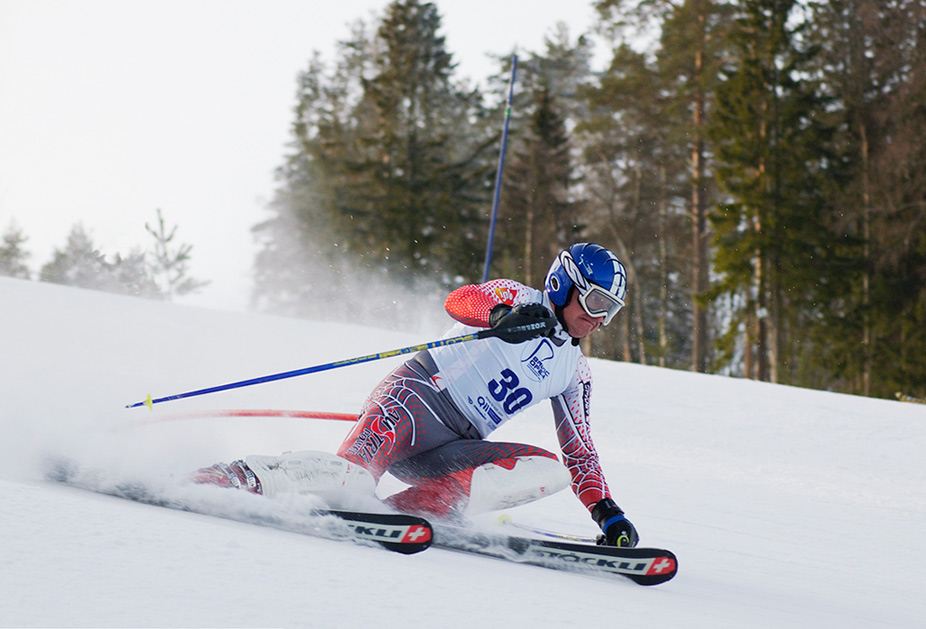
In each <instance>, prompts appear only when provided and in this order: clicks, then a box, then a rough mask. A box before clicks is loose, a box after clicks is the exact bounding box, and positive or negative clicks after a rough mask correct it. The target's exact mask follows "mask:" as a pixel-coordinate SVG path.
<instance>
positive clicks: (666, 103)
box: [595, 0, 732, 371]
mask: <svg viewBox="0 0 926 629" xmlns="http://www.w3.org/2000/svg"><path fill="white" fill-rule="evenodd" d="M595 7H596V9H597V10H598V13H599V16H600V22H599V29H600V30H602V31H604V32H605V33H608V34H610V35H611V36H612V37H614V38H615V39H617V41H618V42H625V46H626V45H627V44H626V43H627V42H634V43H636V42H638V41H639V33H641V32H647V31H656V32H658V33H659V39H658V41H657V42H655V44H654V45H653V47H652V50H649V51H647V52H648V54H649V55H650V56H651V58H652V60H649V59H647V60H644V59H643V58H642V57H641V59H640V60H638V61H636V62H635V63H644V64H647V65H649V66H650V67H648V69H647V70H646V71H647V73H648V75H649V78H648V79H647V80H646V82H645V83H643V85H644V86H645V87H646V91H645V92H643V93H644V94H647V95H649V96H650V97H651V98H655V97H657V96H658V98H659V99H660V100H661V102H660V103H659V104H658V107H659V108H660V110H661V114H660V115H659V116H658V117H657V118H653V117H651V116H649V117H644V118H642V121H643V122H644V123H646V124H650V125H651V126H653V127H654V130H655V127H656V125H658V129H659V137H660V138H661V142H662V144H663V148H662V149H661V152H662V155H661V157H660V158H659V159H660V160H661V164H660V165H659V166H657V168H656V169H655V170H652V171H651V173H650V176H651V177H652V176H655V177H657V178H661V179H663V180H664V182H665V183H664V185H663V186H662V191H661V193H660V196H659V200H658V201H656V203H657V204H658V206H659V208H660V209H659V214H660V215H661V216H662V217H663V218H661V219H660V224H661V225H662V227H661V228H660V231H659V233H660V234H663V235H661V236H660V241H659V247H660V248H661V253H660V254H659V262H658V264H659V267H660V269H662V271H663V276H662V277H660V278H658V279H656V278H654V281H653V284H654V285H657V286H658V287H659V289H658V292H659V293H660V295H659V300H658V302H654V304H653V306H654V307H657V308H658V309H659V312H660V316H659V324H658V326H659V331H658V340H657V341H656V351H657V354H658V357H659V361H660V364H665V363H666V360H667V356H668V355H669V354H673V355H675V356H676V357H674V358H673V359H672V360H671V363H672V364H679V361H678V358H677V355H678V354H679V352H680V351H687V352H689V353H690V354H689V359H688V360H689V363H690V365H691V368H692V369H693V370H695V371H707V369H708V366H709V364H710V360H709V358H710V355H711V346H710V339H711V335H710V327H709V325H710V319H709V316H710V315H709V310H708V306H709V302H708V300H707V292H708V288H709V283H708V275H709V269H710V266H711V255H710V249H709V242H710V237H709V229H708V227H709V224H708V222H707V213H708V208H710V207H711V205H712V204H713V202H714V198H715V197H714V195H715V190H714V186H713V183H712V168H711V164H710V162H709V160H710V156H711V154H712V152H711V150H710V146H709V142H708V138H707V131H706V129H707V124H708V122H709V119H710V115H711V103H712V101H713V94H714V90H715V89H716V86H717V84H718V82H719V78H720V74H719V66H720V62H721V60H722V59H723V58H725V57H726V56H727V53H726V45H727V33H728V32H729V29H730V22H731V17H732V10H731V3H729V2H723V1H717V0H683V1H681V2H676V1H675V0H598V1H597V2H595ZM619 48H620V47H619V46H616V47H615V51H618V50H619ZM628 48H629V47H628ZM621 56H622V58H623V61H621V62H618V55H617V54H615V64H613V65H612V68H611V69H610V70H609V73H611V74H616V73H617V72H619V71H620V70H618V69H617V68H615V67H614V65H617V66H618V67H619V66H620V65H622V63H624V62H629V61H630V59H631V57H630V51H629V49H628V50H627V51H625V52H623V53H621ZM637 80H638V79H637ZM638 81H639V80H638ZM657 85H658V89H656V90H654V89H653V87H654V86H657ZM638 86H639V84H638V85H634V84H632V83H628V84H627V85H625V86H624V87H623V88H622V89H630V90H633V89H635V88H636V87H638ZM629 95H630V96H631V97H632V96H635V95H634V94H633V93H632V91H631V92H630V93H629ZM631 106H633V104H632V103H631ZM652 106H653V105H644V106H641V107H640V109H644V110H645V109H646V107H652ZM670 154H671V156H672V157H671V162H667V156H668V155H670ZM679 160H683V161H684V160H687V169H688V173H687V177H684V176H683V175H682V174H681V173H680V172H679V171H678V168H679V165H680V162H679ZM683 177H684V178H683ZM680 186H681V187H680ZM679 201H680V202H681V205H678V202H679ZM679 211H684V213H685V216H686V217H687V220H688V222H689V233H690V237H689V243H688V245H687V246H686V245H685V244H684V242H682V241H680V240H679V239H678V236H677V235H676V234H675V229H676V225H675V223H676V220H675V219H676V214H677V213H678V212H679ZM666 236H668V237H666ZM670 252H672V253H674V254H675V255H674V256H670ZM672 257H675V258H676V262H675V264H674V265H673V260H672V259H671V258H672ZM681 260H684V266H683V268H681V269H678V268H675V267H676V266H677V265H678V264H679V261H681ZM679 273H681V275H682V276H683V279H681V281H675V282H672V285H671V286H670V279H671V278H674V277H676V276H677V275H678V274H679ZM679 291H684V292H685V293H687V302H686V304H687V308H688V310H689V312H688V313H685V312H679V311H677V310H676V308H675V307H674V306H673V304H672V302H673V301H674V300H676V299H677V298H678V293H679ZM670 323H671V325H670ZM670 328H674V329H672V330H671V331H669V329H670ZM670 337H671V338H672V339H673V340H672V341H671V342H670ZM688 339H690V342H689V341H688ZM670 345H672V346H673V349H670Z"/></svg>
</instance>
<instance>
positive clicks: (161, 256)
mask: <svg viewBox="0 0 926 629" xmlns="http://www.w3.org/2000/svg"><path fill="white" fill-rule="evenodd" d="M157 216H158V222H157V228H156V229H155V228H152V227H151V226H150V225H148V223H145V230H146V231H147V232H148V233H149V234H151V237H152V238H154V262H153V263H150V264H149V267H150V268H151V272H152V273H153V274H154V276H155V277H159V278H161V281H162V286H163V289H162V292H163V294H164V296H165V297H166V298H167V299H168V300H171V299H172V298H173V297H174V295H178V296H182V295H188V294H190V293H195V292H196V291H198V290H201V289H202V288H203V287H205V286H207V285H208V284H209V282H204V281H201V280H197V279H194V278H192V277H189V276H188V275H187V274H188V272H189V267H188V265H189V262H190V252H191V251H192V250H193V245H190V244H186V243H178V244H177V245H176V247H172V243H173V240H174V238H175V237H176V235H177V226H176V225H174V226H173V227H172V228H171V229H170V230H169V231H168V229H167V227H166V226H165V224H164V217H163V216H162V215H161V209H160V208H158V210H157Z"/></svg>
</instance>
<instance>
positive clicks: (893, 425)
mask: <svg viewBox="0 0 926 629" xmlns="http://www.w3.org/2000/svg"><path fill="white" fill-rule="evenodd" d="M349 319H350V316H349V313H345V316H344V323H343V324H332V323H316V322H310V321H299V320H291V319H284V318H276V317H268V316H256V315H244V314H234V313H226V312H218V311H211V310H206V309H196V308H190V307H182V306H176V305H171V304H166V303H160V302H150V301H142V300H138V299H132V298H126V297H120V296H114V295H108V294H102V293H95V292H90V291H85V290H79V289H73V288H67V287H60V286H53V285H48V284H42V283H38V282H25V281H21V280H12V279H7V278H0V330H2V332H0V334H2V343H0V348H2V352H3V360H2V362H0V422H2V424H0V429H2V430H0V565H2V570H0V625H2V626H24V627H27V626H97V627H108V626H164V627H167V626H202V627H205V626H282V627H300V626H307V627H332V626H377V627H407V626H445V627H473V626H485V627H524V626H550V627H554V626H566V625H567V623H568V624H569V625H574V626H580V627H584V626H590V627H595V626H621V627H712V628H713V627H782V626H787V627H878V626H887V627H890V626H894V627H914V626H920V627H922V626H924V622H926V620H924V619H926V596H924V592H923V588H924V584H926V568H924V564H926V541H924V533H926V457H924V455H923V452H924V450H926V407H924V406H921V405H917V404H909V403H907V404H905V403H901V402H892V401H883V400H873V399H865V398H860V397H852V396H847V395H838V394H832V393H825V392H817V391H809V390H803V389H797V388H791V387H785V386H775V385H770V384H762V383H757V382H751V381H743V380H734V379H729V378H723V377H718V376H706V375H697V374H692V373H685V372H679V371H669V370H664V369H658V368H654V367H644V366H640V365H633V364H625V363H614V362H607V361H601V360H593V361H592V369H593V371H594V375H595V391H594V395H593V400H592V404H593V413H594V419H593V421H594V424H593V431H594V437H595V441H596V443H597V446H598V450H599V452H600V454H601V458H602V463H603V466H604V469H605V471H606V473H607V475H608V478H609V480H610V484H611V488H612V491H613V492H614V495H615V498H616V500H617V501H618V503H619V504H620V505H621V506H622V507H623V508H624V509H625V510H626V511H627V514H628V516H629V517H630V518H631V519H632V520H633V522H634V523H635V524H636V525H637V527H638V529H639V531H640V534H641V539H642V544H644V545H654V546H662V547H666V548H669V549H672V550H673V551H674V552H675V553H677V555H678V557H679V574H678V576H677V577H676V578H675V579H674V580H673V581H671V582H669V583H667V584H664V585H661V586H657V587H652V588H644V587H640V586H637V585H634V584H632V583H631V582H629V581H626V580H623V579H620V578H619V577H618V578H605V577H592V576H587V575H577V574H569V573H562V572H555V571H551V570H547V569H543V568H537V567H531V566H524V565H516V564H512V563H506V562H503V561H498V560H493V559H488V558H483V557H477V556H470V555H465V554H460V553H454V552H450V551H445V550H441V549H437V548H432V549H429V550H427V551H425V552H423V553H420V554H417V555H412V556H402V555H397V554H394V553H389V552H387V551H385V550H381V549H378V548H368V547H363V546H358V545H354V544H351V543H346V542H334V541H327V540H323V539H318V538H313V537H308V536H305V535H299V534H295V533H289V532H285V531H279V530H274V529H268V528H264V527H260V526H256V525H251V524H245V523H241V522H236V521H231V520H227V519H220V518H216V517H210V516H205V515H198V514H193V513H187V512H181V511H174V510H170V509H164V508H159V507H152V506H146V505H141V504H137V503H133V502H128V501H125V500H120V499H117V498H111V497H107V496H102V495H99V494H95V493H91V492H87V491H82V490H79V489H74V488H71V487H65V486H62V485H59V484H55V483H52V482H49V481H48V480H46V479H45V473H46V471H47V466H48V463H47V462H48V460H49V458H50V457H51V458H54V457H68V458H69V459H71V460H73V461H76V462H77V463H78V464H79V465H80V466H82V468H83V467H86V468H88V469H93V470H96V472H97V473H99V474H100V475H102V476H103V477H110V478H112V479H118V478H135V479H138V478H141V479H153V481H154V480H157V479H163V478H169V477H173V478H174V479H175V480H176V479H180V478H183V476H184V474H185V473H186V472H188V471H190V470H193V469H195V468H197V467H200V466H204V465H208V464H211V463H213V462H215V461H218V460H226V461H227V460H231V459H233V458H238V457H241V456H243V455H246V454H251V453H267V454H275V453H279V452H283V451H286V450H296V449H323V450H328V451H333V450H334V449H335V448H336V447H337V445H338V443H339V442H340V439H341V438H342V437H343V436H344V434H345V433H346V431H347V429H348V427H349V424H348V423H345V422H337V421H320V420H304V419H302V420H298V419H253V418H252V419H234V418H206V419H204V418H193V419H189V418H188V419H183V418H180V417H177V416H178V415H179V414H182V413H188V412H190V411H202V410H215V409H246V408H252V409H264V408H270V409H305V410H325V411H338V412H356V411H357V410H358V408H359V407H360V405H361V403H362V401H363V399H364V397H365V396H366V394H367V392H368V391H369V390H370V389H371V388H372V387H373V386H374V385H375V384H376V383H377V382H378V381H379V379H380V378H381V377H382V376H383V375H384V374H385V373H386V372H387V371H388V370H390V369H391V368H392V367H394V366H395V365H396V364H398V363H399V361H401V360H402V359H401V358H393V359H388V360H382V361H376V362H372V363H366V364H363V365H356V366H352V367H346V368H342V369H337V370H333V371H328V372H325V373H319V374H314V375H309V376H304V377H300V378H294V379H291V380H283V381H279V382H275V383H269V384H263V385H257V386H253V387H248V388H245V389H238V390H234V391H228V392H223V393H216V394H211V395H206V396H202V397H198V398H191V399H188V400H180V401H175V402H167V403H164V404H162V405H158V406H156V407H155V409H154V410H153V411H149V410H148V409H146V408H140V409H131V410H126V409H125V408H124V406H125V405H126V404H129V403H132V402H136V401H139V400H142V399H144V397H145V396H146V395H147V394H149V393H150V394H152V395H153V396H154V397H158V396H163V395H169V394H173V393H180V392H184V391H189V390H193V389H199V388H203V387H208V386H212V385H217V384H223V383H226V382H232V381H236V380H242V379H247V378H252V377H257V376H263V375H266V374H270V373H275V372H280V371H288V370H293V369H299V368H301V367H306V366H310V365H315V364H320V363H324V362H329V361H333V360H338V359H342V358H351V357H355V356H363V355H367V354H372V353H376V352H381V351H385V350H390V349H394V348H398V347H403V346H405V345H411V344H416V343H420V342H424V341H428V340H431V339H432V338H434V335H435V334H438V333H439V331H435V330H414V331H411V332H409V333H404V334H402V333H395V332H386V331H382V330H376V329H371V328H363V327H356V326H352V325H350V324H349ZM603 333H605V334H607V333H608V331H605V332H603ZM493 438H497V439H500V440H501V439H505V440H519V441H525V442H530V443H533V444H537V445H540V446H543V447H547V448H550V449H553V450H556V442H555V437H554V434H553V424H552V419H551V413H550V410H549V408H548V406H546V405H541V406H539V407H536V408H534V409H532V410H531V411H529V412H528V413H526V414H525V415H524V416H522V417H520V418H519V419H518V420H516V421H514V422H512V423H511V424H509V425H508V426H506V427H505V428H504V429H503V430H501V431H499V432H498V433H496V434H495V435H493ZM398 487H399V485H398V481H394V480H393V481H391V482H390V481H389V479H388V478H387V479H386V481H385V482H384V483H383V485H382V486H381V487H380V491H381V492H383V493H389V492H391V491H395V490H396V489H397V488H398ZM215 491H220V490H215ZM235 493H236V492H231V491H229V492H228V494H227V495H228V496H229V498H228V500H230V501H232V500H236V499H241V497H242V496H244V494H238V495H237V496H235V495H232V494H235ZM222 495H223V496H225V495H226V494H222ZM249 499H252V500H254V501H266V504H265V503H261V504H262V506H265V507H266V508H267V509H280V510H281V512H284V511H289V512H292V511H293V510H294V509H298V507H299V505H298V503H286V502H279V503H278V504H275V501H271V500H269V499H265V498H259V497H249ZM507 513H508V514H509V515H510V516H511V517H512V518H514V520H515V521H518V522H522V523H526V524H531V525H536V526H541V527H545V528H552V529H557V530H562V531H566V532H572V533H580V534H594V533H595V532H596V531H595V526H594V525H593V523H592V521H591V519H590V518H589V516H588V514H587V513H586V512H585V510H584V508H583V507H582V506H581V505H580V504H579V503H578V501H577V500H575V498H574V497H573V496H572V495H571V494H570V493H568V492H561V493H559V494H557V495H555V496H551V497H549V498H547V499H544V500H542V501H539V502H536V503H533V504H531V505H525V506H523V507H520V508H516V509H511V510H509V511H508V512H507ZM496 515H497V514H496ZM496 515H491V516H484V517H483V518H480V520H479V522H477V524H480V525H482V526H495V524H494V523H495V519H496Z"/></svg>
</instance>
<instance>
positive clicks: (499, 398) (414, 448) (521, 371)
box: [338, 279, 610, 511]
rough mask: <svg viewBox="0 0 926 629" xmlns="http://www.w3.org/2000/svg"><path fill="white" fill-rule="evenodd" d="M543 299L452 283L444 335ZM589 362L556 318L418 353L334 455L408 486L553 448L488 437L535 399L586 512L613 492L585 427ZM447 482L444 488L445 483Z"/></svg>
mask: <svg viewBox="0 0 926 629" xmlns="http://www.w3.org/2000/svg"><path fill="white" fill-rule="evenodd" d="M526 303H542V304H544V305H545V306H547V307H548V308H550V309H551V310H552V306H551V304H550V301H549V298H548V296H547V294H546V292H543V291H539V290H536V289H533V288H530V287H528V286H525V285H523V284H520V283H518V282H515V281H513V280H507V279H498V280H492V281H490V282H487V283H485V284H478V285H475V284H474V285H468V286H463V287H461V288H458V289H457V290H455V291H453V292H452V293H450V295H449V296H448V297H447V300H446V303H445V308H446V310H447V312H448V313H449V314H450V316H451V317H453V318H454V319H455V320H456V321H457V322H458V323H457V324H456V325H454V326H453V327H452V328H451V329H450V330H449V331H448V332H447V334H446V335H445V338H450V337H453V336H459V335H464V334H468V333H471V332H474V331H477V330H478V329H480V328H487V327H488V325H489V323H488V321H489V313H490V312H491V310H492V308H493V307H495V306H496V305H498V304H508V305H511V306H516V305H518V304H526ZM591 389H592V377H591V371H590V370H589V367H588V362H587V361H586V359H585V356H584V355H583V354H582V351H581V349H580V348H579V346H578V344H577V342H576V341H575V340H574V339H573V338H572V337H571V336H569V334H568V333H567V332H566V331H565V330H564V329H563V327H562V325H561V324H559V325H557V327H556V329H555V331H554V334H553V336H552V337H549V338H548V337H538V338H535V339H531V340H529V341H526V342H524V343H517V344H512V343H506V342H504V341H502V340H500V339H497V338H488V339H482V340H476V341H469V342H466V343H455V344H451V345H447V346H444V347H439V348H435V349H431V350H428V351H427V352H422V353H421V354H419V355H418V356H417V357H415V358H414V359H412V360H410V361H408V362H407V363H405V364H404V365H402V366H401V367H399V368H398V369H396V370H395V371H393V373H391V374H390V375H389V376H387V378H386V379H385V380H384V381H383V382H382V383H381V384H380V385H379V387H377V389H376V390H375V391H374V392H373V393H372V394H371V395H370V397H369V399H368V400H367V403H366V404H365V406H364V408H363V411H362V413H361V416H360V420H359V421H358V423H357V425H356V426H355V428H354V429H353V430H352V431H351V433H350V435H349V436H348V437H347V439H346V440H345V441H344V443H343V444H342V445H341V448H340V450H339V452H338V454H339V455H340V456H342V457H344V458H347V459H349V460H352V461H354V462H356V463H358V464H360V465H363V466H364V467H366V468H367V469H368V470H370V471H371V473H373V475H374V477H376V478H377V479H378V478H379V477H380V476H381V475H382V474H383V473H385V472H386V471H389V472H391V473H393V474H394V475H395V476H397V477H399V478H401V479H402V480H405V481H406V482H409V483H410V484H412V485H417V484H426V483H429V482H432V483H433V482H434V481H435V480H436V479H441V478H443V477H444V476H445V475H447V474H450V473H454V472H459V471H460V470H466V469H471V468H472V467H474V466H477V465H481V464H484V463H487V462H497V463H500V464H504V461H505V460H510V459H512V458H516V457H518V456H532V455H533V456H537V455H539V456H548V457H551V458H555V456H554V455H553V454H552V453H549V452H547V451H546V450H543V449H541V448H536V447H534V446H528V445H524V444H506V443H498V442H490V441H486V440H485V438H486V437H487V436H488V435H489V434H490V433H491V432H492V431H494V430H495V429H497V428H498V427H499V426H501V425H502V424H504V423H505V422H507V421H508V420H509V419H511V418H512V417H513V416H515V415H516V414H517V413H519V412H521V411H523V410H524V409H526V408H529V407H530V406H533V405H534V404H537V403H538V402H540V401H541V400H545V399H549V400H550V401H551V403H552V406H553V415H554V419H555V424H556V434H557V437H558V439H559V443H560V448H561V450H562V455H563V461H562V462H563V464H564V465H565V466H566V468H567V469H568V470H569V472H570V475H571V477H572V488H573V491H574V492H575V494H576V495H577V496H578V498H579V500H580V501H581V502H582V503H583V504H584V505H585V506H586V508H588V509H589V511H591V509H592V508H593V507H594V505H595V504H596V503H597V502H598V501H599V500H602V499H603V498H608V497H610V492H609V490H608V485H607V483H606V481H605V478H604V474H603V473H602V470H601V466H600V464H599V461H598V454H597V453H596V451H595V446H594V444H593V443H592V438H591V435H590V432H589V400H590V396H591ZM445 489H446V488H441V491H445Z"/></svg>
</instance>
